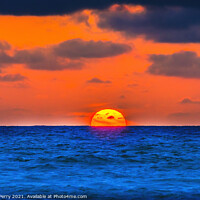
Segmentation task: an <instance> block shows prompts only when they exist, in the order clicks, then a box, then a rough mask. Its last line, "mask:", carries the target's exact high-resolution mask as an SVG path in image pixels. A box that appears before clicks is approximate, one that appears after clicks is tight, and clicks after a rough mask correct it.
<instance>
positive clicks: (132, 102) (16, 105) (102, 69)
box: [0, 6, 200, 125]
mask: <svg viewBox="0 0 200 200" xmlns="http://www.w3.org/2000/svg"><path fill="white" fill-rule="evenodd" d="M118 8H119V7H118V6H112V7H111V8H108V9H107V10H106V11H97V10H82V11H77V12H75V13H72V14H68V15H54V16H51V15H50V16H12V15H9V16H8V15H1V16H0V27H1V31H0V125H35V124H38V125H39V124H42V125H43V124H44V125H89V124H90V118H91V116H92V115H93V114H94V113H95V112H97V111H99V110H101V109H105V108H111V109H112V108H113V109H117V110H119V111H121V112H122V113H123V115H124V116H125V118H126V119H127V121H128V124H129V125H199V122H200V120H199V119H200V93H199V88H200V81H199V76H198V74H197V73H196V74H197V77H195V73H192V74H191V75H187V74H184V73H183V72H182V71H180V70H179V71H178V72H176V63H177V62H178V64H177V65H180V62H181V61H180V62H179V57H176V56H174V57H172V58H171V57H170V56H172V55H174V54H175V55H176V54H178V56H179V54H180V56H182V54H181V52H182V53H183V52H193V54H191V59H192V62H191V68H194V69H195V70H196V68H195V66H196V65H195V63H197V64H198V62H199V60H198V58H199V56H200V50H199V49H200V48H199V47H200V46H199V43H198V42H195V43H194V42H163V41H159V40H156V39H155V38H153V36H152V37H150V36H149V37H147V36H145V35H144V34H136V33H134V34H132V35H130V34H126V33H124V32H123V31H120V30H114V28H108V27H106V28H105V27H102V26H99V25H98V23H99V21H100V20H101V19H100V17H101V16H102V14H104V16H106V15H108V13H114V14H116V15H118V13H120V12H126V16H128V14H127V13H129V15H131V14H135V13H141V12H146V11H145V8H144V7H142V6H137V7H135V6H124V7H123V8H121V9H122V10H121V11H120V10H118ZM116 9H117V10H116ZM104 12H106V13H104ZM138 15H139V14H138ZM108 17H109V16H108ZM104 26H105V25H104ZM138 26H139V25H138ZM140 31H141V30H140ZM62 44H63V45H62ZM195 54H196V56H195ZM152 55H162V56H163V57H164V58H165V57H166V60H165V61H163V60H162V58H160V57H159V58H158V57H156V58H151V57H152ZM184 55H185V54H184ZM186 56H190V55H189V54H186ZM189 58H190V57H189ZM156 59H157V60H159V61H157V60H156ZM170 59H172V61H171V60H170ZM38 60H39V61H38ZM160 60H161V61H162V62H161V61H160ZM176 61H177V62H176ZM188 62H189V61H188ZM193 62H194V63H193ZM166 63H167V64H166ZM173 63H175V64H174V66H172V64H173ZM184 63H185V62H183V66H184ZM170 64H171V66H169V65H170ZM199 64H200V62H199ZM152 65H154V67H153V68H154V69H155V68H156V69H157V70H158V69H160V68H161V69H162V66H165V65H166V66H167V67H169V68H170V67H173V68H174V73H172V74H170V73H171V71H170V72H169V71H164V72H162V70H161V71H159V72H158V74H156V73H157V71H156V72H155V70H154V72H151V73H149V72H148V69H149V68H150V66H152ZM160 65H161V66H160ZM187 66H188V65H187ZM187 66H186V67H187ZM197 66H198V65H197ZM158 67H160V68H158ZM170 69H171V68H170ZM188 74H190V72H188Z"/></svg>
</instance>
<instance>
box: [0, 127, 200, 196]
mask: <svg viewBox="0 0 200 200" xmlns="http://www.w3.org/2000/svg"><path fill="white" fill-rule="evenodd" d="M67 195H68V196H67ZM9 196H10V199H22V198H23V199H51V198H52V199H85V198H86V197H87V199H95V200H96V199H97V200H98V199H116V200H117V199H121V200H126V199H134V200H135V199H136V200H137V199H141V200H145V199H149V200H151V199H152V200H153V199H162V200H163V199H166V200H168V199H169V200H176V199H189V200H193V199H200V127H198V126H196V127H192V126H190V127H189V126H188V127H184V126H183V127H159V126H158V127H150V126H132V127H121V128H120V127H88V126H73V127H69V126H31V127H20V126H19V127H0V199H9Z"/></svg>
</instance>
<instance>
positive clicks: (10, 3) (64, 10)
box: [0, 0, 200, 16]
mask: <svg viewBox="0 0 200 200" xmlns="http://www.w3.org/2000/svg"><path fill="white" fill-rule="evenodd" d="M116 3H118V4H140V5H144V6H151V7H152V6H154V7H155V6H156V7H165V6H184V7H194V8H199V7H200V2H199V1H197V0H190V1H189V0H165V1H161V0H151V1H150V0H98V1H95V0H85V1H83V0H73V1H70V0H56V1H55V0H42V1H41V0H29V1H27V0H5V1H3V0H1V3H0V14H3V15H38V16H41V15H64V14H69V13H72V12H76V11H79V10H83V9H105V8H107V7H109V6H111V5H113V4H116Z"/></svg>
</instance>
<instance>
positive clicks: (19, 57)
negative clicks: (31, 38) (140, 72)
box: [0, 39, 131, 71]
mask: <svg viewBox="0 0 200 200" xmlns="http://www.w3.org/2000/svg"><path fill="white" fill-rule="evenodd" d="M2 44H3V43H2ZM0 45H1V43H0ZM0 47H1V46H0ZM3 47H4V50H1V51H0V68H3V67H6V66H8V65H12V64H24V65H25V66H26V67H28V68H30V69H36V70H50V71H53V70H64V69H69V70H80V69H82V68H83V65H84V63H83V62H82V61H81V58H88V59H89V58H104V57H111V56H117V55H120V54H123V53H126V52H128V51H130V50H131V47H129V46H128V45H126V44H118V43H112V42H103V41H97V42H95V41H83V40H81V39H73V40H68V41H65V42H62V43H60V44H57V45H52V46H49V47H46V48H37V49H25V50H16V51H15V52H14V54H13V55H12V56H11V55H9V54H8V53H7V52H6V50H5V45H4V46H3V45H2V48H3Z"/></svg>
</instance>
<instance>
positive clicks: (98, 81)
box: [87, 78, 112, 83]
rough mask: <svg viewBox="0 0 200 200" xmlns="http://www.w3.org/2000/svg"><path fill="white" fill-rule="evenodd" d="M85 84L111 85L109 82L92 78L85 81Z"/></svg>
mask: <svg viewBox="0 0 200 200" xmlns="http://www.w3.org/2000/svg"><path fill="white" fill-rule="evenodd" d="M87 83H112V82H111V81H103V80H101V79H99V78H92V79H90V80H88V81H87Z"/></svg>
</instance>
